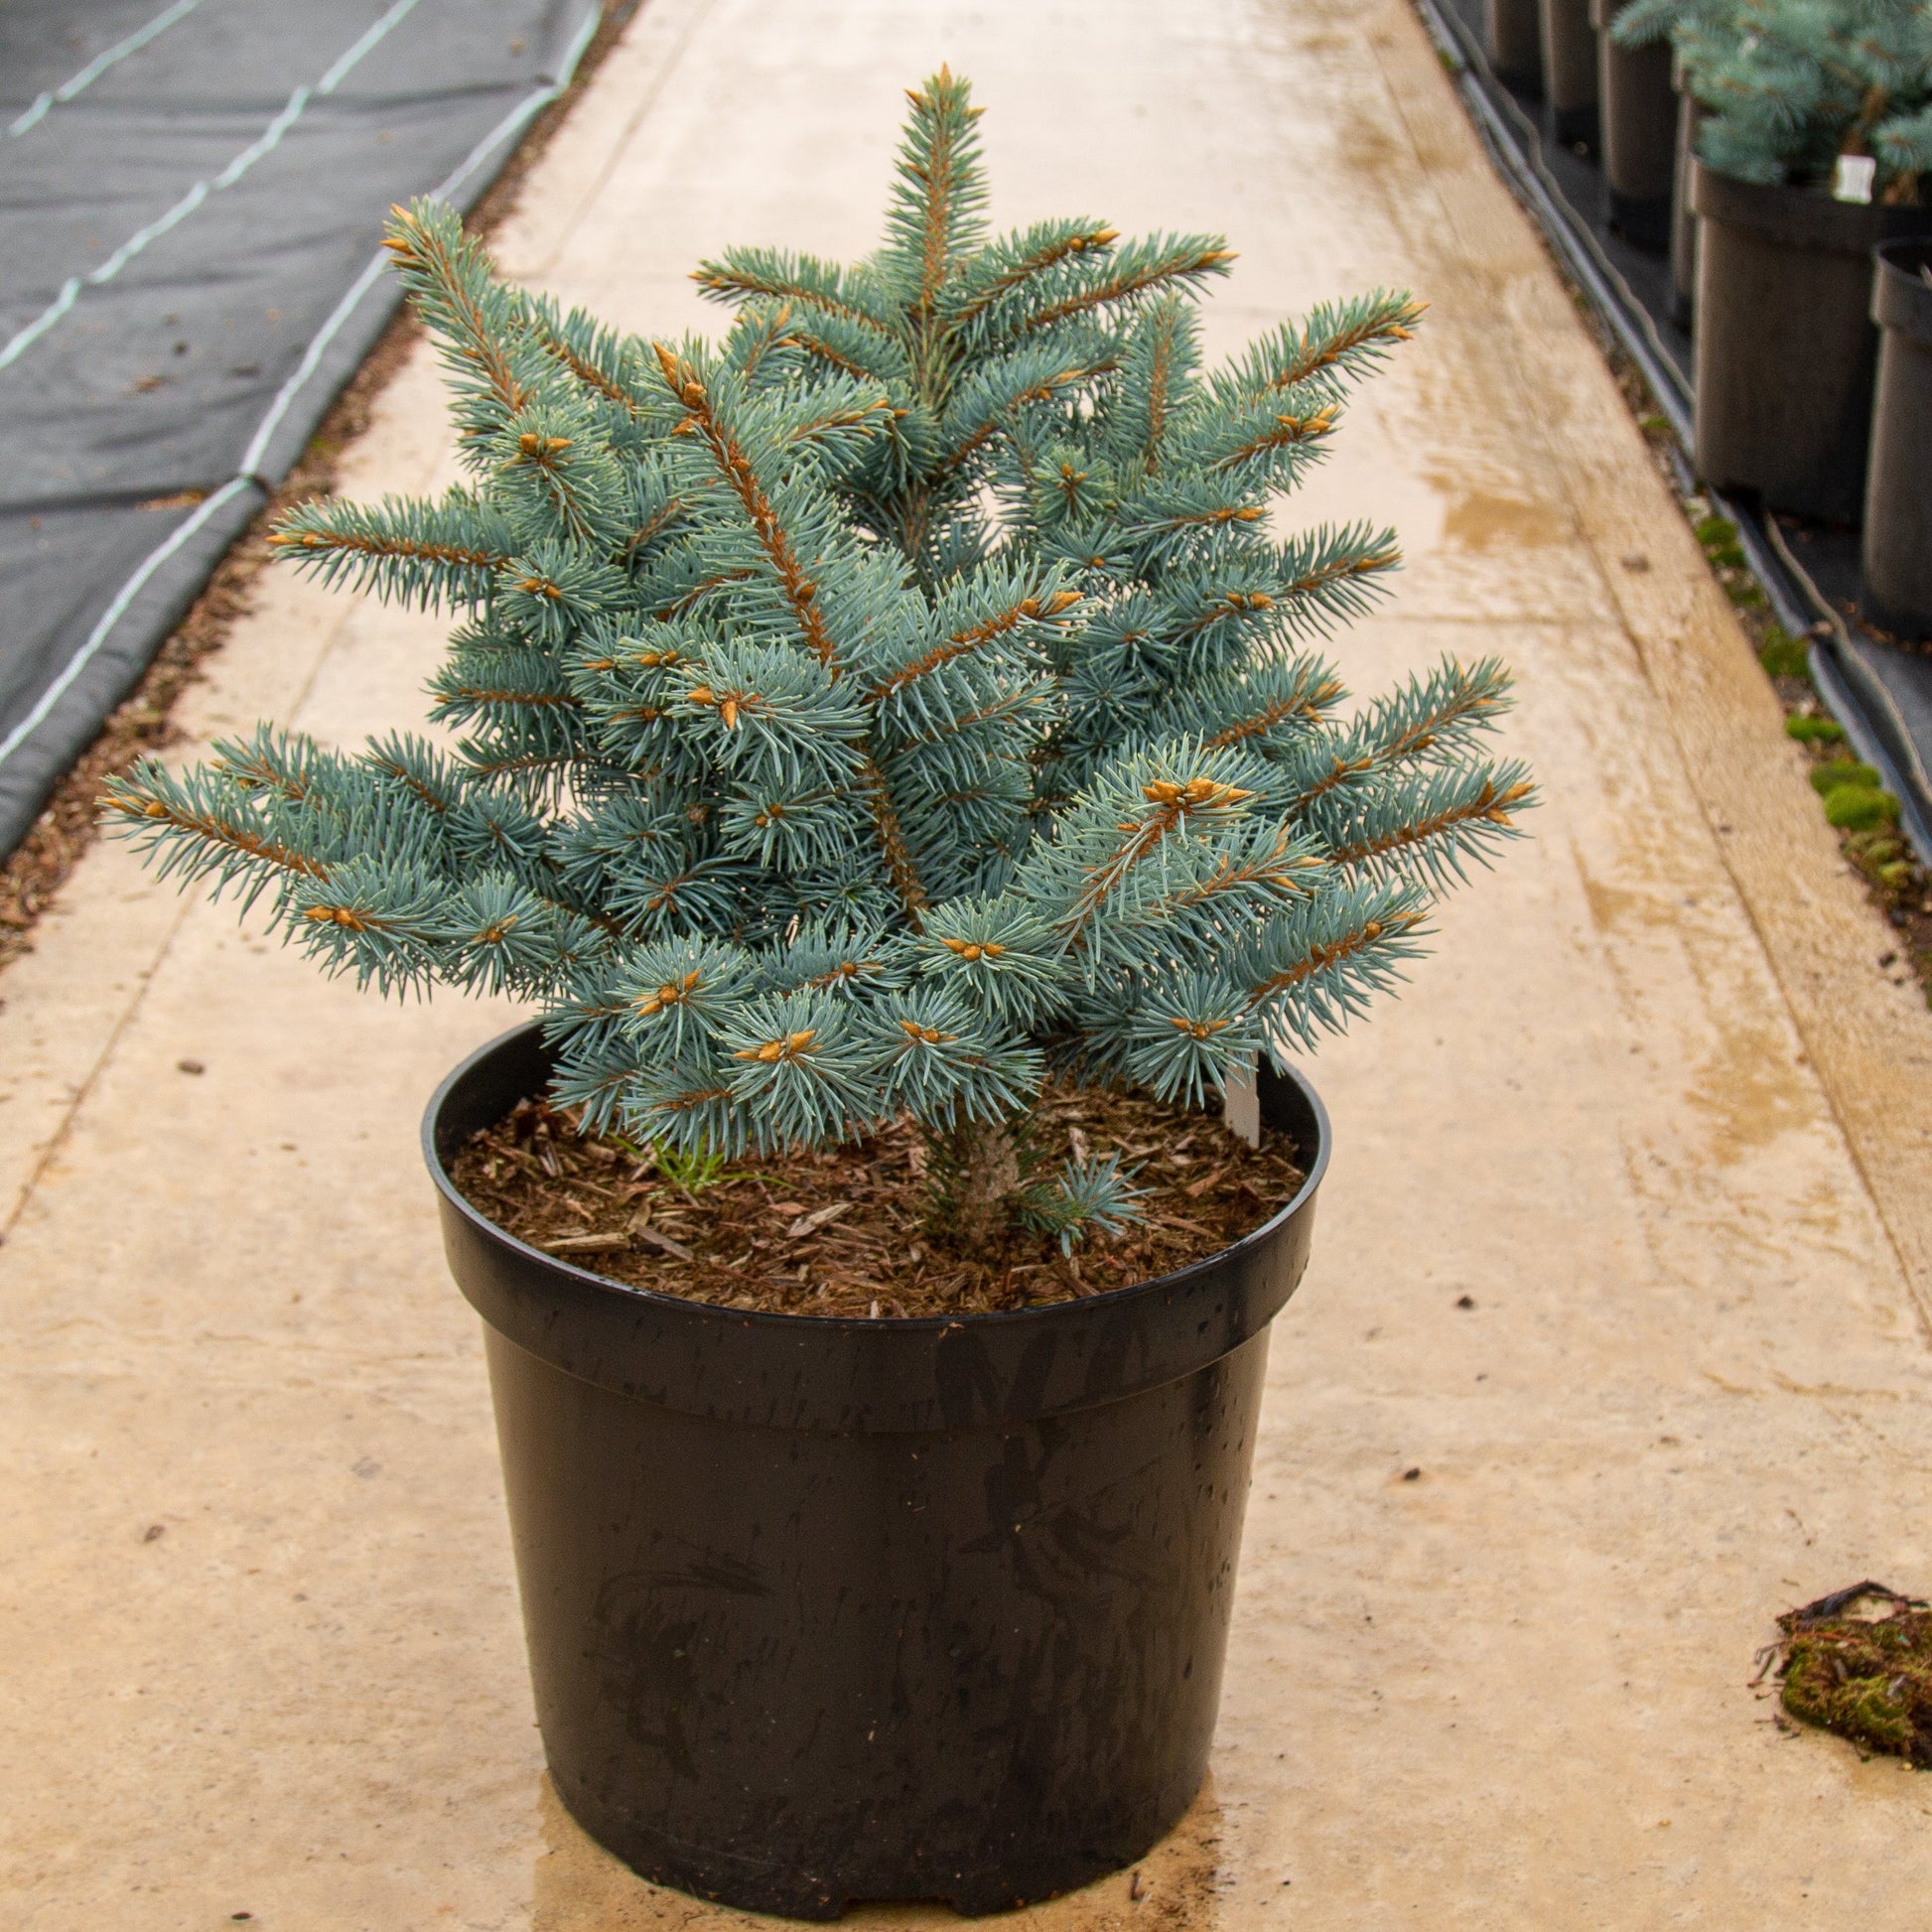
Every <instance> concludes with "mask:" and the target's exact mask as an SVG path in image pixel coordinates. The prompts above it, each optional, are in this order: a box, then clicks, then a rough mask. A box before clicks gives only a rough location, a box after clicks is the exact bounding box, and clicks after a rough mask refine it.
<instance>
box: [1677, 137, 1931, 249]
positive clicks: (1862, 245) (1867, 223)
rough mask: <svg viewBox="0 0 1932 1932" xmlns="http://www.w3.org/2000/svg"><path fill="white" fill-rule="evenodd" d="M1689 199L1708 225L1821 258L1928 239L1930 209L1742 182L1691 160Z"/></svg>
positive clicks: (1819, 188) (1812, 189)
mask: <svg viewBox="0 0 1932 1932" xmlns="http://www.w3.org/2000/svg"><path fill="white" fill-rule="evenodd" d="M1690 199H1691V206H1692V207H1693V208H1695V209H1696V210H1697V212H1698V214H1700V215H1701V216H1702V217H1703V218H1704V219H1705V220H1707V221H1716V222H1719V223H1720V224H1721V225H1723V226H1725V227H1733V228H1747V229H1749V230H1750V231H1751V232H1752V233H1754V234H1759V235H1762V236H1764V237H1765V238H1766V239H1767V240H1769V241H1773V242H1777V243H1781V244H1782V245H1783V246H1785V247H1787V248H1806V249H1813V250H1816V251H1817V252H1819V253H1821V254H1828V255H1863V254H1864V253H1865V252H1866V251H1867V250H1868V249H1870V248H1871V246H1872V245H1873V244H1874V243H1876V242H1880V241H1890V240H1896V239H1902V238H1905V237H1909V236H1913V235H1922V234H1926V233H1932V205H1928V204H1925V203H1907V204H1903V205H1897V206H1894V205H1893V204H1890V203H1886V202H1841V201H1839V200H1838V199H1837V198H1836V197H1835V196H1834V195H1832V194H1831V192H1830V191H1829V190H1828V189H1826V188H1825V187H1823V186H1822V185H1812V186H1809V187H1799V186H1797V185H1795V184H1794V183H1791V182H1762V181H1745V180H1744V179H1743V178H1742V177H1741V176H1738V175H1729V174H1726V173H1725V171H1724V170H1723V169H1722V168H1714V167H1712V166H1711V164H1710V163H1709V162H1708V161H1706V160H1705V159H1704V157H1703V156H1702V155H1696V154H1694V155H1693V156H1692V157H1691V197H1690Z"/></svg>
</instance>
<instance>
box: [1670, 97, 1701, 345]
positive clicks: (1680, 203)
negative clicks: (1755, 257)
mask: <svg viewBox="0 0 1932 1932" xmlns="http://www.w3.org/2000/svg"><path fill="white" fill-rule="evenodd" d="M1671 84H1672V86H1674V87H1675V88H1676V89H1677V182H1676V185H1675V187H1674V188H1673V189H1672V191H1671V200H1670V319H1671V321H1673V322H1674V323H1676V324H1677V326H1678V328H1680V329H1689V328H1690V326H1691V316H1692V314H1693V312H1694V311H1695V309H1696V307H1697V282H1698V218H1697V210H1696V209H1695V208H1693V207H1692V206H1691V169H1692V164H1693V163H1694V162H1695V161H1696V159H1697V146H1698V126H1699V124H1700V123H1701V122H1702V121H1703V119H1704V109H1703V107H1702V106H1701V105H1700V104H1699V102H1698V101H1697V99H1696V98H1695V97H1694V96H1693V94H1692V93H1691V90H1690V89H1689V88H1688V87H1687V86H1685V84H1684V76H1683V74H1682V73H1681V72H1679V71H1678V69H1677V68H1676V66H1675V64H1673V66H1672V69H1671Z"/></svg>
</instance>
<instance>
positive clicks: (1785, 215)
mask: <svg viewBox="0 0 1932 1932" xmlns="http://www.w3.org/2000/svg"><path fill="white" fill-rule="evenodd" d="M1692 181H1693V187H1692V191H1691V192H1692V199H1693V202H1694V204H1695V206H1696V208H1697V213H1698V292H1697V382H1696V387H1697V468H1698V474H1699V475H1700V476H1701V477H1703V478H1704V479H1705V481H1706V482H1707V483H1715V484H1717V485H1718V487H1719V488H1721V489H1748V490H1751V491H1754V492H1755V493H1756V494H1757V495H1758V496H1759V497H1760V498H1761V499H1762V500H1763V501H1764V503H1765V504H1767V505H1768V506H1769V507H1770V508H1772V509H1778V510H1790V511H1793V512H1795V513H1796V514H1798V515H1800V516H1816V517H1822V518H1826V519H1828V520H1830V521H1834V522H1852V521H1854V520H1856V519H1857V517H1858V515H1859V513H1860V511H1861V509H1862V508H1863V504H1864V461H1865V448H1866V445H1867V442H1868V441H1869V437H1870V431H1871V378H1872V367H1873V363H1874V362H1875V360H1876V357H1877V348H1878V338H1877V332H1876V331H1875V330H1874V329H1873V328H1872V326H1871V320H1870V315H1869V304H1870V299H1871V263H1870V252H1871V250H1872V248H1873V247H1874V246H1875V245H1876V244H1877V243H1879V242H1881V241H1887V240H1890V239H1892V238H1894V237H1903V236H1907V235H1914V234H1924V233H1927V232H1932V207H1884V206H1882V205H1880V204H1876V203H1873V204H1869V205H1866V204H1863V203H1858V202H1836V201H1833V200H1832V199H1831V197H1830V196H1829V195H1826V194H1824V193H1822V192H1818V191H1812V190H1807V189H1799V188H1766V187H1761V186H1759V185H1758V184H1756V183H1754V182H1744V181H1737V180H1735V179H1733V178H1732V177H1731V176H1729V175H1722V174H1719V173H1718V172H1717V171H1716V170H1715V169H1713V168H1707V167H1706V166H1705V165H1704V164H1703V162H1701V161H1700V162H1698V163H1696V164H1695V168H1694V172H1693V176H1692Z"/></svg>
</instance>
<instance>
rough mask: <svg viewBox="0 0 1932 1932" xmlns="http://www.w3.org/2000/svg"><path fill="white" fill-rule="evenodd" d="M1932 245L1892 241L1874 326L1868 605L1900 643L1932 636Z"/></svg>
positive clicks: (1874, 301)
mask: <svg viewBox="0 0 1932 1932" xmlns="http://www.w3.org/2000/svg"><path fill="white" fill-rule="evenodd" d="M1928 265H1932V240H1916V241H1887V242H1885V243H1883V244H1882V245H1881V246H1880V247H1879V249H1878V251H1877V256H1876V261H1875V265H1874V272H1873V275H1872V282H1871V320H1872V321H1873V322H1875V323H1876V324H1877V325H1878V331H1879V338H1878V375H1877V381H1876V383H1875V385H1874V391H1873V397H1872V407H1871V464H1870V468H1869V470H1868V472H1867V473H1866V476H1865V489H1864V548H1863V562H1864V599H1863V606H1864V609H1865V611H1866V613H1867V614H1868V615H1869V616H1870V618H1871V620H1872V621H1873V622H1874V623H1878V624H1881V625H1883V626H1884V628H1885V629H1887V630H1889V631H1890V632H1891V633H1892V634H1893V635H1894V636H1898V637H1908V638H1919V637H1927V636H1932V282H1928V281H1927V280H1926V279H1925V270H1926V268H1927V267H1928Z"/></svg>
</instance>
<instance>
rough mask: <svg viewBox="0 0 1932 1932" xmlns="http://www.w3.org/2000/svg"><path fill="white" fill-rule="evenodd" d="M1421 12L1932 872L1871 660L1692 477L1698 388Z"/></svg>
mask: <svg viewBox="0 0 1932 1932" xmlns="http://www.w3.org/2000/svg"><path fill="white" fill-rule="evenodd" d="M1415 7H1416V11H1417V13H1418V14H1419V15H1420V16H1421V18H1422V22H1423V25H1424V27H1425V28H1426V29H1427V31H1428V33H1429V36H1430V38H1431V40H1433V41H1434V42H1435V44H1436V48H1437V52H1438V53H1439V54H1440V55H1441V56H1442V59H1443V64H1444V66H1445V68H1446V69H1448V70H1449V76H1450V78H1451V79H1452V80H1453V81H1454V83H1455V90H1456V92H1457V93H1458V94H1459V95H1460V96H1461V99H1462V104H1463V106H1464V108H1465V109H1466V110H1467V113H1468V116H1469V119H1470V121H1471V122H1472V123H1473V124H1474V126H1475V130H1476V133H1477V135H1478V137H1479V138H1480V139H1481V141H1482V144H1483V147H1484V148H1485V149H1486V150H1487V151H1488V154H1489V157H1490V159H1491V160H1492V161H1493V162H1494V163H1495V166H1496V170H1497V172H1498V173H1499V174H1500V175H1501V176H1502V177H1503V179H1504V180H1505V181H1507V182H1508V183H1509V185H1510V187H1511V189H1512V190H1513V191H1514V192H1515V195H1516V198H1517V200H1518V201H1520V202H1521V203H1522V204H1523V206H1524V207H1526V208H1527V209H1528V210H1529V212H1530V214H1531V215H1532V217H1533V218H1534V219H1535V221H1536V224H1537V226H1538V227H1539V228H1541V229H1542V231H1543V234H1544V237H1545V239H1546V240H1548V242H1549V243H1550V246H1551V248H1552V249H1553V250H1554V251H1555V253H1556V255H1557V258H1558V260H1559V261H1560V262H1562V264H1563V266H1564V269H1565V270H1566V272H1567V273H1568V274H1569V276H1570V277H1571V279H1572V280H1573V281H1574V282H1575V283H1576V284H1577V286H1578V287H1579V288H1580V289H1582V290H1583V292H1584V294H1585V295H1586V296H1587V298H1588V299H1589V301H1590V303H1591V305H1592V307H1594V309H1595V311H1596V313H1597V315H1598V316H1599V317H1600V318H1601V320H1602V322H1603V324H1604V326H1605V327H1606V328H1607V329H1608V330H1609V332H1610V334H1611V336H1612V337H1613V338H1614V339H1615V341H1616V344H1617V346H1618V347H1619V348H1621V349H1622V350H1623V352H1624V353H1625V354H1626V355H1627V356H1629V358H1630V360H1631V361H1632V362H1633V363H1634V364H1635V365H1636V368H1637V372H1638V373H1639V374H1640V375H1641V376H1642V377H1643V379H1644V382H1645V384H1646V385H1647V386H1648V388H1649V390H1650V393H1651V396H1652V397H1653V399H1654V400H1655V402H1656V404H1657V410H1658V413H1659V414H1660V415H1661V416H1662V417H1663V419H1664V421H1665V423H1666V424H1667V425H1668V426H1669V429H1670V432H1671V435H1672V437H1673V438H1674V439H1675V442H1676V445H1677V447H1676V448H1675V449H1673V450H1672V451H1671V452H1670V457H1671V468H1672V472H1673V476H1674V481H1675V482H1676V483H1677V487H1678V492H1679V494H1680V495H1681V496H1690V495H1700V496H1702V497H1703V498H1704V499H1705V500H1706V501H1707V502H1708V503H1709V504H1710V505H1711V508H1712V511H1713V513H1714V514H1715V515H1718V516H1721V517H1724V518H1725V520H1726V521H1728V522H1729V523H1731V524H1732V525H1733V526H1734V527H1735V529H1736V531H1737V545H1738V548H1739V549H1740V550H1741V551H1742V552H1743V553H1744V562H1745V567H1746V568H1747V569H1748V570H1749V571H1750V574H1751V575H1752V576H1753V577H1754V578H1756V580H1757V582H1758V584H1759V585H1760V586H1761V587H1762V589H1763V592H1764V595H1765V598H1766V600H1767V602H1768V603H1769V606H1770V610H1771V615H1772V617H1773V618H1775V619H1776V621H1777V622H1778V623H1779V624H1780V625H1781V626H1782V628H1783V629H1784V630H1785V631H1786V632H1787V633H1789V634H1790V635H1791V636H1793V637H1804V638H1806V639H1808V644H1807V651H1806V656H1807V660H1808V664H1809V668H1810V672H1811V681H1812V683H1813V684H1814V685H1815V686H1816V687H1817V690H1818V694H1819V696H1820V697H1821V698H1822V699H1823V700H1824V703H1825V707H1826V709H1827V710H1828V711H1829V712H1830V713H1831V714H1832V716H1833V718H1834V719H1836V721H1837V722H1838V724H1839V725H1840V726H1841V727H1842V728H1843V730H1844V732H1845V736H1846V740H1847V742H1848V743H1849V744H1850V745H1851V747H1852V749H1853V751H1854V752H1856V753H1857V754H1858V756H1859V758H1860V759H1863V761H1864V762H1865V763H1866V764H1869V765H1870V766H1871V767H1872V768H1873V769H1874V770H1875V771H1877V773H1878V775H1879V777H1880V778H1881V779H1882V780H1883V781H1884V785H1885V789H1886V790H1887V791H1889V792H1890V793H1891V794H1892V795H1893V796H1894V797H1895V798H1896V799H1897V800H1898V801H1899V821H1900V829H1901V830H1902V831H1903V833H1904V834H1905V837H1906V838H1907V839H1908V840H1909V841H1910V843H1911V846H1912V848H1913V851H1914V852H1915V854H1916V855H1917V858H1918V861H1919V863H1920V864H1921V865H1923V866H1928V867H1932V773H1928V771H1927V768H1926V763H1925V759H1924V758H1923V757H1922V756H1921V754H1920V752H1919V749H1918V746H1917V744H1916V743H1915V741H1914V739H1913V737H1912V733H1911V729H1910V727H1909V726H1908V725H1907V723H1906V721H1905V719H1904V718H1903V716H1902V715H1901V714H1900V712H1899V709H1898V706H1897V704H1896V702H1895V701H1894V699H1893V698H1892V695H1891V693H1890V692H1889V691H1887V690H1886V689H1885V687H1884V685H1883V684H1882V683H1881V682H1880V681H1879V679H1878V678H1877V677H1875V676H1874V675H1873V674H1872V673H1871V672H1870V671H1869V670H1868V669H1867V668H1866V667H1865V665H1864V664H1863V662H1862V661H1861V658H1860V656H1859V654H1858V652H1857V650H1856V648H1855V647H1854V644H1853V640H1852V636H1851V633H1850V631H1849V629H1848V626H1847V624H1846V621H1845V618H1844V616H1843V614H1842V613H1841V612H1840V611H1839V610H1837V609H1836V607H1834V605H1833V604H1832V602H1831V601H1830V599H1829V598H1827V597H1826V596H1825V594H1824V592H1823V591H1822V590H1820V589H1819V587H1818V584H1817V582H1816V581H1815V579H1814V578H1813V577H1812V575H1811V573H1810V572H1809V571H1807V570H1806V569H1805V567H1804V565H1803V564H1802V563H1800V562H1799V560H1798V559H1797V558H1796V557H1795V556H1793V555H1792V553H1791V548H1790V546H1789V545H1788V544H1787V543H1786V542H1785V541H1784V537H1783V534H1782V533H1781V532H1780V530H1779V529H1778V526H1777V522H1776V520H1775V519H1774V518H1772V517H1769V516H1763V515H1760V514H1759V513H1758V512H1757V511H1755V510H1753V509H1751V508H1750V507H1748V506H1747V505H1745V504H1743V503H1739V502H1735V501H1733V500H1732V499H1730V498H1728V497H1726V496H1725V495H1724V494H1722V493H1721V492H1720V491H1718V490H1715V489H1713V488H1711V487H1710V486H1709V485H1708V484H1701V483H1699V482H1698V479H1697V475H1696V472H1695V471H1694V470H1693V469H1692V467H1691V452H1692V449H1693V446H1694V432H1693V419H1692V407H1693V402H1692V392H1691V385H1690V383H1689V382H1688V381H1687V380H1686V378H1685V375H1684V373H1683V370H1682V369H1681V368H1680V367H1679V366H1678V363H1677V360H1676V358H1675V357H1674V356H1672V354H1671V353H1670V351H1669V350H1668V349H1667V348H1666V347H1665V346H1664V345H1663V343H1662V342H1661V341H1660V340H1659V338H1658V335H1657V329H1656V324H1655V322H1654V321H1653V320H1652V318H1651V316H1650V313H1649V311H1648V310H1647V309H1645V308H1644V306H1643V304H1642V303H1640V302H1639V301H1638V300H1637V298H1636V296H1635V295H1634V294H1633V293H1632V292H1631V289H1630V285H1629V283H1628V282H1627V281H1626V280H1625V279H1624V277H1623V275H1622V274H1621V272H1620V271H1619V270H1618V269H1617V267H1616V264H1615V263H1614V262H1612V261H1611V260H1610V259H1609V257H1608V256H1607V255H1606V254H1605V253H1604V252H1603V249H1602V247H1601V245H1600V244H1599V242H1598V241H1597V238H1596V236H1595V234H1594V233H1593V232H1592V231H1591V229H1590V227H1589V224H1588V223H1587V221H1586V220H1584V219H1583V218H1582V217H1581V216H1580V215H1579V213H1578V211H1577V209H1576V207H1574V205H1573V204H1572V202H1571V200H1570V197H1569V196H1568V195H1567V194H1566V193H1565V192H1564V190H1563V187H1562V185H1561V184H1560V183H1559V182H1558V180H1557V179H1556V177H1555V176H1554V175H1553V174H1551V172H1550V170H1549V168H1548V167H1547V166H1546V165H1545V163H1544V161H1543V157H1542V148H1543V139H1542V133H1541V130H1540V129H1539V128H1538V127H1537V125H1536V123H1535V122H1534V121H1532V120H1531V119H1530V118H1529V116H1528V115H1527V114H1525V113H1524V112H1523V110H1522V109H1521V107H1519V106H1518V105H1517V104H1516V102H1515V100H1514V99H1512V98H1511V96H1510V94H1509V91H1508V89H1507V88H1506V87H1504V86H1503V85H1502V84H1501V82H1500V81H1498V80H1496V79H1495V77H1494V76H1493V75H1492V74H1491V73H1490V71H1489V64H1488V57H1487V56H1486V54H1485V53H1484V51H1483V48H1482V45H1481V42H1480V40H1479V38H1478V37H1477V36H1476V35H1475V34H1474V33H1473V32H1472V31H1471V30H1470V28H1469V26H1468V24H1467V23H1466V22H1464V21H1463V20H1461V19H1460V18H1458V17H1457V16H1456V15H1455V14H1453V13H1452V12H1451V13H1446V12H1445V11H1444V10H1443V8H1442V7H1440V6H1439V5H1438V4H1437V0H1415ZM1485 83H1486V84H1485ZM1821 633H1822V634H1821Z"/></svg>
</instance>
